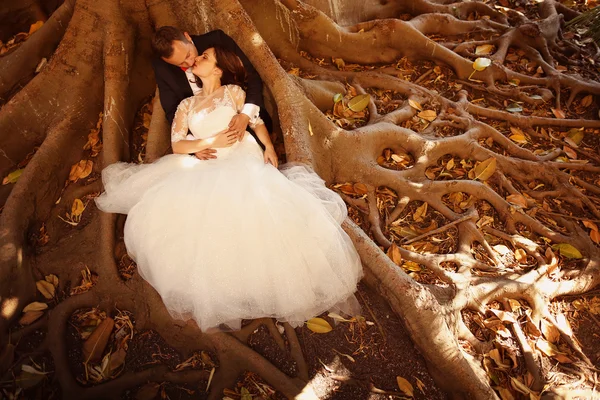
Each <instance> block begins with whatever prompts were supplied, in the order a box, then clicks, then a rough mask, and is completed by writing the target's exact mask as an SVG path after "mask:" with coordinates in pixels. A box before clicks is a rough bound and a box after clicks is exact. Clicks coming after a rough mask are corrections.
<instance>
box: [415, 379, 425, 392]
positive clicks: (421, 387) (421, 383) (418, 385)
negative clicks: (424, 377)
mask: <svg viewBox="0 0 600 400" xmlns="http://www.w3.org/2000/svg"><path fill="white" fill-rule="evenodd" d="M415 380H416V381H417V387H418V388H419V390H420V391H421V393H423V394H425V384H424V383H423V382H422V381H421V380H420V379H419V378H415Z"/></svg>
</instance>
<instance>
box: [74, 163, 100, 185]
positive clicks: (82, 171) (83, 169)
mask: <svg viewBox="0 0 600 400" xmlns="http://www.w3.org/2000/svg"><path fill="white" fill-rule="evenodd" d="M93 166H94V162H93V161H91V160H81V161H79V162H78V163H76V164H73V166H72V167H71V172H70V173H69V180H70V181H71V182H77V181H78V180H79V179H83V178H86V177H87V176H88V175H89V174H91V173H92V167H93Z"/></svg>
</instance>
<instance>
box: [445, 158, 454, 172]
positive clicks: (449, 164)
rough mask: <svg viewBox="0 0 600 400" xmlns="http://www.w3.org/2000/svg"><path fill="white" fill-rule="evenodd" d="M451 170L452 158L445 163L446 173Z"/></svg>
mask: <svg viewBox="0 0 600 400" xmlns="http://www.w3.org/2000/svg"><path fill="white" fill-rule="evenodd" d="M452 168H454V158H451V159H450V161H448V162H447V163H446V169H447V170H448V171H450V170H452Z"/></svg>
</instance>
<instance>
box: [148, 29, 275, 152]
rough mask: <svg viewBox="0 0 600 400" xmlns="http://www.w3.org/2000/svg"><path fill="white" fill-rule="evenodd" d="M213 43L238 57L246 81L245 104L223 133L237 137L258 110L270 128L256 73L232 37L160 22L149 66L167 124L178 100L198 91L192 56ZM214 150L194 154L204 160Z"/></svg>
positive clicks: (219, 32) (171, 120) (242, 132)
mask: <svg viewBox="0 0 600 400" xmlns="http://www.w3.org/2000/svg"><path fill="white" fill-rule="evenodd" d="M214 46H220V47H223V48H225V49H228V50H231V51H232V52H234V53H235V54H236V55H237V56H238V57H239V58H240V60H242V63H243V64H244V69H245V70H246V76H247V84H248V88H247V90H246V104H244V107H243V108H242V111H241V113H239V114H237V115H236V116H234V117H233V118H232V120H231V122H230V124H229V129H228V131H226V132H225V133H224V134H226V135H228V134H235V135H237V136H238V138H240V139H241V138H242V137H243V135H244V132H246V130H247V129H248V123H250V122H254V121H256V119H257V118H258V117H259V114H260V117H261V118H262V119H263V121H265V123H267V124H268V125H267V128H270V126H269V125H270V121H271V119H270V117H269V115H268V114H267V113H266V112H265V110H264V104H263V98H262V81H261V79H260V76H259V75H258V73H257V72H256V70H255V69H254V67H253V66H252V64H251V63H250V61H249V60H248V57H246V55H245V54H244V53H243V52H242V50H241V49H240V48H239V47H238V45H237V44H236V43H235V42H234V41H233V39H232V38H230V37H229V36H227V35H226V34H225V33H224V32H223V31H221V30H216V31H211V32H208V33H205V34H204V35H198V36H196V35H194V36H190V35H189V34H188V33H187V32H182V31H180V30H179V29H177V28H175V27H173V26H163V27H161V28H159V29H158V30H157V31H156V33H155V35H154V38H153V39H152V49H153V50H154V52H155V54H156V55H157V57H156V58H154V59H153V60H152V66H153V68H154V74H155V76H156V84H157V85H158V90H159V93H160V102H161V104H162V107H163V109H164V110H165V115H166V117H167V120H168V121H169V124H173V118H174V117H175V111H176V110H177V106H178V105H179V103H180V102H181V101H182V100H183V99H185V98H187V97H190V96H193V95H194V94H196V93H198V92H199V91H200V88H199V87H198V85H196V83H195V80H196V79H195V77H194V75H193V74H192V71H191V67H192V66H193V65H194V60H195V58H196V57H198V54H202V53H203V52H204V50H206V49H208V48H210V47H214ZM267 121H268V122H267ZM214 153H215V150H214V149H206V150H203V151H201V152H198V153H196V157H198V158H199V159H201V160H208V159H211V158H216V156H215V155H214Z"/></svg>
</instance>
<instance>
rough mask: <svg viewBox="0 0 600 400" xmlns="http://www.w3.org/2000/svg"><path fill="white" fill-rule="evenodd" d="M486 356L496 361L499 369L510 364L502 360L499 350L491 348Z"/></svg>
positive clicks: (507, 367)
mask: <svg viewBox="0 0 600 400" xmlns="http://www.w3.org/2000/svg"><path fill="white" fill-rule="evenodd" d="M488 356H489V357H490V358H491V359H492V360H494V362H495V363H496V365H497V366H498V367H499V368H500V369H509V368H510V365H508V364H506V363H505V362H504V360H503V359H502V356H501V355H500V351H499V350H498V349H492V350H491V351H490V352H489V353H488Z"/></svg>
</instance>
